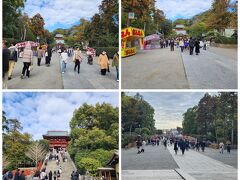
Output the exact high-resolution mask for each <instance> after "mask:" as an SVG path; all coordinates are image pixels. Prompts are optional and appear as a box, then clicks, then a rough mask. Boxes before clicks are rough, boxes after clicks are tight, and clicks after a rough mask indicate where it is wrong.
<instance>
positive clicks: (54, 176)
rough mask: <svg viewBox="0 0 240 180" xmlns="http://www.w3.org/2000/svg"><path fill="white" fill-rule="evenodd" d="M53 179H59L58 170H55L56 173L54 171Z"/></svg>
mask: <svg viewBox="0 0 240 180" xmlns="http://www.w3.org/2000/svg"><path fill="white" fill-rule="evenodd" d="M53 180H57V172H56V171H54V173H53Z"/></svg>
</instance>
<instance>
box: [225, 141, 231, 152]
mask: <svg viewBox="0 0 240 180" xmlns="http://www.w3.org/2000/svg"><path fill="white" fill-rule="evenodd" d="M226 144H227V152H228V153H229V154H230V152H231V142H230V141H227V143H226Z"/></svg>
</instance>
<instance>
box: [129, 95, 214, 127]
mask: <svg viewBox="0 0 240 180" xmlns="http://www.w3.org/2000/svg"><path fill="white" fill-rule="evenodd" d="M135 94H136V93H132V92H131V93H128V95H131V96H133V95H135ZM140 94H141V95H143V98H144V100H146V101H147V102H148V103H150V104H151V106H152V107H153V108H154V109H155V116H154V118H155V120H156V123H155V126H156V128H158V129H171V128H176V127H177V126H180V127H182V120H183V118H182V114H183V113H184V112H186V110H187V109H188V108H191V107H193V106H195V105H197V104H198V102H199V100H200V99H201V98H202V97H203V96H204V94H205V92H179V93H175V92H141V93H140ZM209 94H217V93H209Z"/></svg>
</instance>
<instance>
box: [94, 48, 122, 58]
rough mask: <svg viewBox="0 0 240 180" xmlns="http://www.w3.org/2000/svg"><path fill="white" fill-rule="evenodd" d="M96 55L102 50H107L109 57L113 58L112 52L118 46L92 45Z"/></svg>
mask: <svg viewBox="0 0 240 180" xmlns="http://www.w3.org/2000/svg"><path fill="white" fill-rule="evenodd" d="M94 49H95V50H96V55H97V56H99V55H100V54H101V53H102V52H103V51H106V52H107V55H108V57H109V58H111V59H112V58H113V56H114V54H115V53H116V52H117V51H118V47H94Z"/></svg>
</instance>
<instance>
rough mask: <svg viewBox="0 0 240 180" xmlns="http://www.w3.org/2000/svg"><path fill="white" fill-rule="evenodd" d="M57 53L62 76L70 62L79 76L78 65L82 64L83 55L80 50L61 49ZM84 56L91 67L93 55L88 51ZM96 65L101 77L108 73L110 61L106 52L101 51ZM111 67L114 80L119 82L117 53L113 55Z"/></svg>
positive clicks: (77, 48)
mask: <svg viewBox="0 0 240 180" xmlns="http://www.w3.org/2000/svg"><path fill="white" fill-rule="evenodd" d="M58 52H59V54H60V57H61V62H62V74H64V73H65V72H66V69H67V64H68V62H69V61H71V60H72V61H73V62H74V63H75V66H74V71H77V73H78V74H80V65H81V63H82V62H83V55H82V52H81V50H80V48H79V47H76V48H75V49H74V50H72V49H66V48H62V49H60V50H58ZM86 54H87V56H88V57H87V58H88V64H90V65H92V64H93V54H91V52H90V51H87V52H86ZM98 64H99V66H100V72H101V75H102V76H105V75H106V73H107V72H109V73H110V69H109V65H110V61H109V57H108V55H107V53H106V51H102V53H101V54H100V55H99V58H98ZM112 66H113V67H115V68H116V76H117V77H116V79H117V81H119V52H116V53H115V55H114V57H113V61H112Z"/></svg>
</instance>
